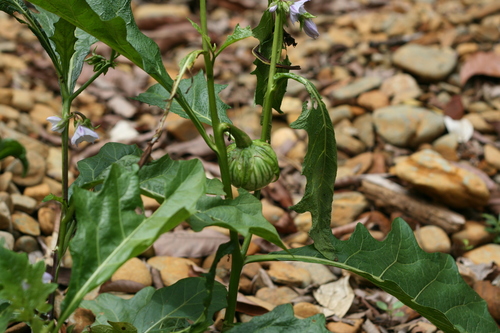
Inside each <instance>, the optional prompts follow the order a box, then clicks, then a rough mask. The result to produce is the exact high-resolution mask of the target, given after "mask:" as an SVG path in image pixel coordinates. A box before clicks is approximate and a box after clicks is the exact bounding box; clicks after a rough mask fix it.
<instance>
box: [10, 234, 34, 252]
mask: <svg viewBox="0 0 500 333" xmlns="http://www.w3.org/2000/svg"><path fill="white" fill-rule="evenodd" d="M39 249H40V247H39V246H38V242H37V240H36V239H35V238H34V237H33V236H28V235H24V236H21V237H19V238H18V239H16V243H15V244H14V250H15V251H22V252H26V253H31V252H33V251H36V250H39Z"/></svg>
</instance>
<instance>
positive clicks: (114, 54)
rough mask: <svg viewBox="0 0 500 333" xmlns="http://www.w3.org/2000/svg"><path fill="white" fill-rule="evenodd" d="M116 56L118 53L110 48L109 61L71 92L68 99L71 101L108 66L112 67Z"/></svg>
mask: <svg viewBox="0 0 500 333" xmlns="http://www.w3.org/2000/svg"><path fill="white" fill-rule="evenodd" d="M116 57H118V54H117V53H116V51H115V50H113V49H111V56H110V58H109V63H107V64H106V65H105V66H103V67H102V68H101V69H99V70H98V71H97V72H95V73H94V75H92V77H91V78H90V79H88V81H87V82H85V83H84V84H83V85H82V86H81V87H80V89H78V90H77V91H75V92H74V93H73V94H71V96H70V97H69V99H70V101H71V102H72V101H73V100H74V99H75V98H76V97H77V96H78V95H80V94H81V93H82V92H83V91H84V90H85V89H87V87H88V86H90V84H92V82H94V81H95V80H96V79H97V78H98V77H99V76H100V75H101V74H102V73H104V72H106V71H107V70H108V69H109V68H110V67H113V61H114V60H115V59H116Z"/></svg>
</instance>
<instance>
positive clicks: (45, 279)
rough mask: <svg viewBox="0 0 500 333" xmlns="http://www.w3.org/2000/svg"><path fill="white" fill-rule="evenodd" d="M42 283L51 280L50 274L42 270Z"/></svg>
mask: <svg viewBox="0 0 500 333" xmlns="http://www.w3.org/2000/svg"><path fill="white" fill-rule="evenodd" d="M42 281H43V283H50V282H51V281H52V275H50V273H47V272H44V273H43V276H42Z"/></svg>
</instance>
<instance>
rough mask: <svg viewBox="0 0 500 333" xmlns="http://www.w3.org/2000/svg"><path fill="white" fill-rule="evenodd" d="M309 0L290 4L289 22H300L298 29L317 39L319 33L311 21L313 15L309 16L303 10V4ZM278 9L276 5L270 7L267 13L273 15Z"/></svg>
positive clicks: (298, 0) (299, 0)
mask: <svg viewBox="0 0 500 333" xmlns="http://www.w3.org/2000/svg"><path fill="white" fill-rule="evenodd" d="M307 1H309V0H297V1H295V2H294V3H292V4H291V5H290V7H289V11H290V21H292V23H295V22H300V27H301V28H303V29H304V32H305V33H306V35H308V36H309V37H311V38H314V39H316V38H318V36H319V32H318V28H317V27H316V24H314V22H313V21H312V18H313V17H314V16H313V15H311V14H309V13H308V12H307V11H306V9H305V8H304V4H305V3H306V2H307ZM277 8H278V5H277V4H276V5H272V6H271V7H269V12H271V13H274V12H275V11H276V10H277Z"/></svg>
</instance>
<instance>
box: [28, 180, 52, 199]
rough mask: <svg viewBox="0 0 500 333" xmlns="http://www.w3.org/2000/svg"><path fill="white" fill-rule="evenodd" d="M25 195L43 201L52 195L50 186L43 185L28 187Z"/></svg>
mask: <svg viewBox="0 0 500 333" xmlns="http://www.w3.org/2000/svg"><path fill="white" fill-rule="evenodd" d="M23 194H24V195H25V196H27V197H30V198H34V199H36V200H38V201H42V200H43V198H45V197H46V196H47V195H49V194H50V186H49V184H46V183H41V184H39V185H35V186H30V187H26V188H25V189H24V193H23Z"/></svg>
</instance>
